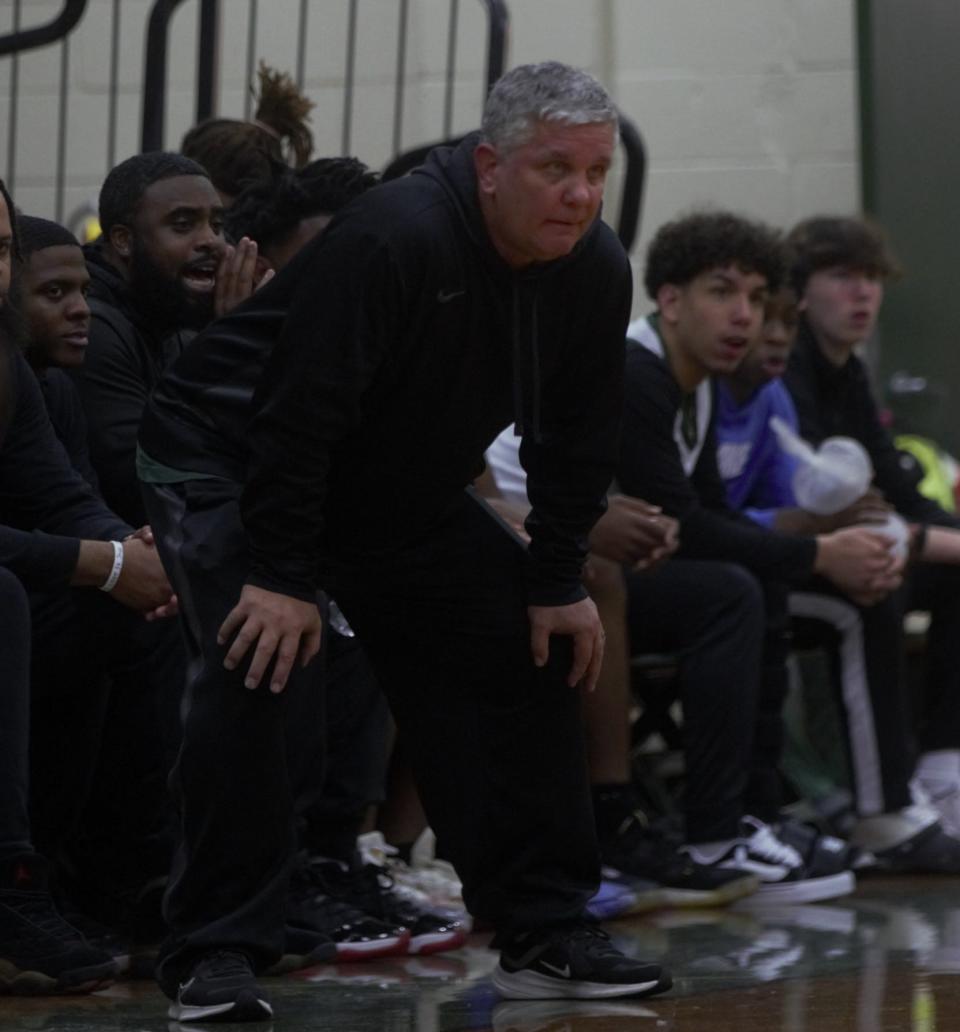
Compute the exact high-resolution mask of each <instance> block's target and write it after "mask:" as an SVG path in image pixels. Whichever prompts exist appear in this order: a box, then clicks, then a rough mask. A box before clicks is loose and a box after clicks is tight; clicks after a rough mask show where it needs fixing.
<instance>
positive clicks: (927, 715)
mask: <svg viewBox="0 0 960 1032" xmlns="http://www.w3.org/2000/svg"><path fill="white" fill-rule="evenodd" d="M907 608H908V609H928V610H929V611H930V629H929V630H928V631H927V643H926V652H925V655H924V664H925V675H926V692H925V696H924V700H923V707H922V708H923V715H922V719H921V721H920V727H919V745H920V751H921V752H928V751H930V750H933V749H960V567H956V566H947V565H945V564H942V563H919V564H918V565H917V566H915V567H914V568H913V570H912V572H911V574H910V577H909V579H908V581H907Z"/></svg>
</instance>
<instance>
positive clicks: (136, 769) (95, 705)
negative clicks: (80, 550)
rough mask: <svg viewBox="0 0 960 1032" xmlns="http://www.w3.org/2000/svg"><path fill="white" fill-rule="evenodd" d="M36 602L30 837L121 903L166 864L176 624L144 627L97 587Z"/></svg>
mask: <svg viewBox="0 0 960 1032" xmlns="http://www.w3.org/2000/svg"><path fill="white" fill-rule="evenodd" d="M31 609H32V615H33V665H32V671H31V742H30V749H31V755H30V760H31V814H32V821H33V828H34V838H35V841H36V844H37V847H38V849H39V850H40V851H41V852H43V853H44V854H45V855H47V856H49V857H50V858H51V859H62V860H64V861H65V862H66V864H67V866H68V867H70V868H77V867H78V866H79V867H80V868H85V870H83V871H80V870H78V871H77V876H78V879H77V880H78V881H80V882H90V881H91V880H92V882H96V883H97V884H96V885H95V886H94V885H93V884H88V885H87V888H89V889H90V890H91V892H95V894H96V895H97V896H98V897H103V900H102V901H103V903H104V905H106V903H107V901H108V899H109V898H113V897H116V902H117V904H118V906H119V905H120V897H121V896H122V895H123V894H124V893H135V892H136V891H137V890H138V889H139V888H140V886H141V885H142V884H143V883H144V882H145V881H147V880H150V879H151V878H156V877H158V876H160V875H163V874H165V873H166V871H167V870H168V869H169V863H170V849H171V819H170V808H169V802H168V794H167V789H166V777H167V772H168V770H169V767H170V762H171V760H172V756H171V752H172V748H171V746H172V742H171V741H170V739H171V732H172V728H171V724H172V721H171V720H170V712H171V711H172V710H174V707H175V706H176V699H175V693H176V694H179V693H178V691H177V688H178V687H179V684H180V683H181V682H182V679H183V663H184V660H183V645H182V642H181V639H180V634H179V631H178V628H177V626H176V622H175V621H172V620H164V621H158V622H156V623H148V622H147V621H146V620H144V618H143V617H142V616H141V615H140V614H138V613H135V612H132V611H131V610H129V609H126V608H124V607H122V606H120V605H118V604H117V603H116V602H115V601H114V600H113V599H111V598H109V597H108V596H106V595H103V594H102V593H100V592H96V591H89V590H81V589H64V590H61V591H58V592H48V593H44V594H35V595H32V596H31ZM174 711H175V710H174ZM81 840H82V841H81ZM81 853H82V854H84V856H83V857H81V855H80V854H81ZM68 854H69V856H68ZM77 902H81V901H79V900H78V901H77ZM83 902H84V903H85V904H87V905H88V906H90V907H93V908H94V909H96V911H97V914H98V916H99V917H100V919H101V920H107V921H112V920H114V919H115V918H116V915H111V914H109V913H107V911H106V910H104V909H101V907H100V905H99V904H98V903H97V901H95V900H94V899H93V898H92V897H90V899H89V900H84V901H83Z"/></svg>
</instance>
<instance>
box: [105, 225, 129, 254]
mask: <svg viewBox="0 0 960 1032" xmlns="http://www.w3.org/2000/svg"><path fill="white" fill-rule="evenodd" d="M107 242H108V243H109V244H110V247H111V248H112V249H113V250H114V252H115V253H116V254H118V255H119V256H120V257H121V258H124V259H127V260H129V258H130V256H131V254H132V253H133V233H132V232H131V230H130V227H129V226H124V225H122V224H121V223H119V222H118V223H116V224H115V225H113V226H111V227H110V232H109V233H108V234H107Z"/></svg>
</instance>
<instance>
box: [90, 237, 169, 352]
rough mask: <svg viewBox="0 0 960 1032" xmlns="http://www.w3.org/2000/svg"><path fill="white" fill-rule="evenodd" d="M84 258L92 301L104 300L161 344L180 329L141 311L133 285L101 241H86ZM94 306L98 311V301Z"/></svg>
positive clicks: (143, 335) (149, 339)
mask: <svg viewBox="0 0 960 1032" xmlns="http://www.w3.org/2000/svg"><path fill="white" fill-rule="evenodd" d="M83 257H84V258H85V259H86V262H87V271H88V272H89V273H90V294H89V300H91V301H93V302H97V301H99V302H102V303H103V304H104V305H109V306H110V308H113V309H116V310H117V311H119V312H120V313H121V315H123V316H124V318H126V319H128V320H129V321H130V322H131V323H132V324H133V326H134V327H135V329H136V331H137V333H138V334H140V336H141V337H143V338H144V339H145V340H147V341H156V342H157V343H158V344H159V343H160V342H161V341H163V340H164V339H165V338H167V337H168V336H170V335H172V334H173V333H175V332H176V330H177V329H178V327H177V326H176V325H174V324H171V325H169V326H161V325H158V323H157V320H156V319H155V318H151V317H150V316H148V315H147V314H146V313H145V312H143V311H141V309H140V308H139V307H138V306H137V304H136V301H135V300H134V295H133V294H132V293H131V291H130V286H129V284H128V283H127V281H126V280H125V279H124V277H123V275H122V274H121V272H120V271H119V269H117V268H116V267H115V266H114V265H113V264H111V262H110V261H108V260H107V257H106V255H105V254H104V253H103V245H102V242H101V241H99V240H95V241H94V242H93V243H92V244H84V246H83ZM91 308H92V310H93V311H94V313H95V314H96V313H97V311H98V309H97V306H96V304H94V305H92V306H91Z"/></svg>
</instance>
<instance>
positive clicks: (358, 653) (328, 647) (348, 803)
mask: <svg viewBox="0 0 960 1032" xmlns="http://www.w3.org/2000/svg"><path fill="white" fill-rule="evenodd" d="M329 626H330V625H329V623H328V624H327V627H328V628H329ZM322 690H323V695H324V701H325V705H326V717H327V729H326V741H325V743H320V744H319V745H318V739H319V738H320V733H321V729H320V728H316V727H313V726H311V725H309V724H306V723H304V724H303V725H302V726H301V727H300V729H299V732H300V733H301V734H302V735H303V736H304V740H303V741H301V743H300V745H299V746H298V747H297V748H298V749H300V750H301V751H302V753H303V754H306V753H309V751H310V749H311V748H312V749H318V748H320V749H323V750H324V752H325V753H326V757H325V759H326V762H325V764H324V765H323V768H322V770H318V771H317V776H316V777H315V778H313V779H308V783H307V784H306V785H304V786H303V787H302V788H301V790H300V793H299V795H298V797H297V799H296V808H297V810H298V812H299V814H300V816H299V820H298V825H299V829H300V834H299V840H300V844H301V846H302V847H304V848H306V849H307V850H308V851H309V852H311V853H315V854H318V855H320V856H326V857H334V858H335V859H338V860H341V861H347V862H349V861H350V860H351V859H352V858H353V856H354V854H355V852H356V846H357V835H358V834H359V833H360V830H361V826H362V825H363V822H364V819H365V818H366V816H367V811H368V808H369V807H370V806H371V805H373V804H375V803H380V802H382V801H383V798H384V783H385V780H386V769H387V754H388V745H389V738H390V712H389V710H388V708H387V701H386V698H385V697H384V695H383V692H382V691H381V690H380V685H379V684H378V683H377V679H376V676H375V675H374V673H373V668H372V667H371V666H370V661H369V660H368V659H367V657H366V654H365V653H364V651H363V649H362V647H361V645H360V642H359V641H358V640H357V639H356V638H349V637H344V636H342V635H340V634H337V633H336V632H335V631H332V632H330V633H324V654H323V688H322ZM324 744H325V749H324Z"/></svg>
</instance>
